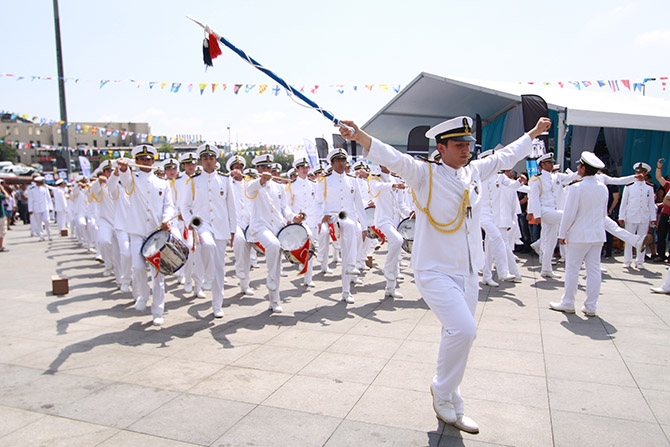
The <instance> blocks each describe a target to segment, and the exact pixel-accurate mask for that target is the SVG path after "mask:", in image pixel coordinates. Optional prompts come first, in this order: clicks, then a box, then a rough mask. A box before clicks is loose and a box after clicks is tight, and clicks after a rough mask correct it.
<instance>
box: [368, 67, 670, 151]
mask: <svg viewBox="0 0 670 447" xmlns="http://www.w3.org/2000/svg"><path fill="white" fill-rule="evenodd" d="M596 88H597V87H590V89H591V90H594V89H596ZM525 94H535V95H540V96H542V97H543V98H544V99H545V101H546V102H547V104H548V106H549V109H550V110H554V111H556V112H557V113H558V116H559V120H558V121H559V122H558V123H556V124H557V126H558V131H557V133H556V135H557V139H556V142H555V144H556V148H555V150H556V152H557V155H558V159H559V160H560V159H562V157H563V154H564V151H565V141H564V137H565V134H566V126H568V125H572V126H583V127H593V128H598V129H599V128H600V127H603V128H611V129H643V130H655V131H663V132H670V101H666V100H664V99H659V98H651V97H645V96H642V95H640V94H635V95H634V94H626V93H625V92H620V93H602V92H597V91H588V89H587V88H583V89H582V90H577V89H576V88H574V87H573V86H566V87H565V88H560V87H559V86H557V85H556V86H547V85H538V84H528V83H504V82H495V81H473V80H465V79H448V78H444V77H439V76H435V75H432V74H428V73H421V74H419V75H418V76H417V77H416V78H415V79H414V80H412V82H410V83H409V84H408V85H407V87H405V88H404V89H403V90H402V91H401V92H400V93H398V95H396V96H395V97H394V98H393V99H392V100H391V101H390V102H389V103H388V104H386V105H385V106H384V107H383V108H382V109H381V110H380V111H379V112H377V113H376V114H375V115H374V116H373V117H372V118H371V119H370V120H369V121H368V122H367V123H365V124H364V125H363V129H364V130H365V131H366V132H368V133H370V134H372V135H374V136H376V137H378V138H381V139H382V140H383V141H385V142H387V143H389V144H391V145H393V146H395V147H397V148H398V149H400V150H404V149H405V148H406V147H407V135H408V134H409V132H410V130H412V129H413V128H414V127H416V126H420V125H428V126H432V125H434V124H437V123H439V122H440V121H443V120H446V119H449V118H453V117H454V116H459V115H468V116H472V117H474V116H475V115H476V114H479V115H480V116H481V117H482V122H483V125H484V127H485V126H486V125H487V124H489V123H491V122H492V121H494V120H495V119H497V118H499V117H500V116H502V115H504V114H506V113H508V112H510V111H513V110H514V109H516V108H518V107H520V104H521V95H525ZM515 123H516V125H517V126H518V124H520V122H519V121H518V120H516V122H515ZM522 132H523V129H522V128H521V127H519V128H518V129H513V130H512V132H510V134H513V135H516V136H518V135H520V134H521V133H522ZM503 143H506V141H503ZM590 150H592V148H591V149H590Z"/></svg>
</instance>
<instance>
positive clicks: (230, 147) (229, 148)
mask: <svg viewBox="0 0 670 447" xmlns="http://www.w3.org/2000/svg"><path fill="white" fill-rule="evenodd" d="M226 129H228V152H231V151H232V143H231V141H230V124H228V127H226Z"/></svg>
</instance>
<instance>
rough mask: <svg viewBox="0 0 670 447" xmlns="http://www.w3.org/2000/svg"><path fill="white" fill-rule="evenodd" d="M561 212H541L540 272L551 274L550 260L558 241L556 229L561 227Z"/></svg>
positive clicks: (544, 210) (547, 210)
mask: <svg viewBox="0 0 670 447" xmlns="http://www.w3.org/2000/svg"><path fill="white" fill-rule="evenodd" d="M562 217H563V210H549V209H543V210H542V222H541V226H542V232H541V233H540V249H541V256H542V258H541V262H542V272H543V273H548V272H552V271H553V268H552V267H551V258H553V256H554V249H555V248H556V242H557V241H558V228H559V226H560V225H561V218H562Z"/></svg>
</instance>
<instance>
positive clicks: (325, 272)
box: [321, 267, 333, 275]
mask: <svg viewBox="0 0 670 447" xmlns="http://www.w3.org/2000/svg"><path fill="white" fill-rule="evenodd" d="M321 273H323V274H324V275H331V274H332V273H333V271H332V270H331V269H329V268H327V267H326V268H325V269H323V268H322V269H321Z"/></svg>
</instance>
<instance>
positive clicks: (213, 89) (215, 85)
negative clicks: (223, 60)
mask: <svg viewBox="0 0 670 447" xmlns="http://www.w3.org/2000/svg"><path fill="white" fill-rule="evenodd" d="M218 86H219V84H212V93H214V92H215V91H216V88H217V87H218Z"/></svg>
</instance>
